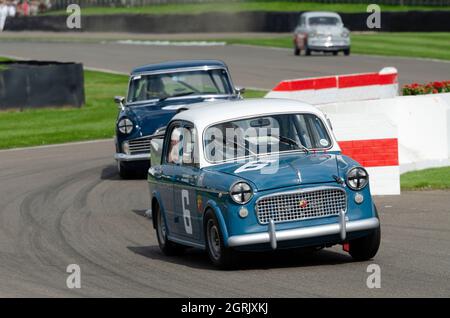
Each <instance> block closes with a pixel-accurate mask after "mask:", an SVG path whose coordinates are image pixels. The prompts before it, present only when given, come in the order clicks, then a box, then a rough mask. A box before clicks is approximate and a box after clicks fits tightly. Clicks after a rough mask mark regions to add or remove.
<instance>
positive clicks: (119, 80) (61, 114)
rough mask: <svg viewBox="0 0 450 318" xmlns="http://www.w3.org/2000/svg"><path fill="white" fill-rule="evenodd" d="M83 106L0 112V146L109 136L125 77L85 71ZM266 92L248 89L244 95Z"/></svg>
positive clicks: (111, 134) (258, 95) (259, 95)
mask: <svg viewBox="0 0 450 318" xmlns="http://www.w3.org/2000/svg"><path fill="white" fill-rule="evenodd" d="M84 76H85V78H84V79H85V93H86V105H85V106H83V107H81V108H62V109H56V108H45V109H34V110H25V111H22V112H20V111H4V112H0V149H6V148H16V147H27V146H37V145H46V144H55V143H65V142H72V141H82V140H93V139H101V138H112V137H113V135H114V123H115V119H116V116H117V112H118V110H117V107H116V105H115V104H114V102H113V96H115V95H125V92H126V89H127V84H128V76H125V75H115V74H108V73H102V72H94V71H85V72H84ZM265 93H266V92H264V91H254V90H248V91H247V92H246V93H245V97H247V98H255V97H262V96H264V94H265Z"/></svg>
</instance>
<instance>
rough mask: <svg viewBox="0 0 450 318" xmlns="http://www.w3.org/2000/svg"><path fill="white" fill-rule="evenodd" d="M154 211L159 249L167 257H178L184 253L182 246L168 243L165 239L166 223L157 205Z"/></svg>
mask: <svg viewBox="0 0 450 318" xmlns="http://www.w3.org/2000/svg"><path fill="white" fill-rule="evenodd" d="M155 209H156V211H155V217H156V220H155V222H156V224H155V225H156V237H157V238H158V245H159V248H160V249H161V251H162V252H163V253H164V254H165V255H167V256H173V255H180V254H181V253H183V251H184V246H182V245H180V244H177V243H174V242H171V241H169V239H168V238H167V231H166V223H165V221H164V218H163V216H162V213H161V210H160V208H159V206H158V205H156V207H155Z"/></svg>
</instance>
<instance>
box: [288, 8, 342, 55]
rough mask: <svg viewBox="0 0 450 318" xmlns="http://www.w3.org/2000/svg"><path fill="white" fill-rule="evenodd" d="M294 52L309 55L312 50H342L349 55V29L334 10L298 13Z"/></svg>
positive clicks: (336, 52)
mask: <svg viewBox="0 0 450 318" xmlns="http://www.w3.org/2000/svg"><path fill="white" fill-rule="evenodd" d="M293 41H294V54H295V55H300V54H301V52H302V51H305V55H311V52H312V51H321V52H332V53H333V55H337V54H338V53H339V51H343V52H344V54H345V55H350V31H349V30H348V29H347V28H345V27H344V24H343V23H342V19H341V17H340V16H339V14H337V13H334V12H305V13H302V14H301V15H300V19H299V21H298V25H297V27H296V28H295V31H294V40H293Z"/></svg>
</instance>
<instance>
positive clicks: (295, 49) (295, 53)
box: [294, 45, 301, 56]
mask: <svg viewBox="0 0 450 318" xmlns="http://www.w3.org/2000/svg"><path fill="white" fill-rule="evenodd" d="M300 52H301V51H300V49H299V48H298V47H297V45H296V46H295V47H294V55H296V56H299V55H300Z"/></svg>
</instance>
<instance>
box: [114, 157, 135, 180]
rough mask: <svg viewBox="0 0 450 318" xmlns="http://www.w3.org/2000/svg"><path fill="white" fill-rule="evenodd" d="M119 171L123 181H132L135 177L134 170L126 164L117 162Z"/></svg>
mask: <svg viewBox="0 0 450 318" xmlns="http://www.w3.org/2000/svg"><path fill="white" fill-rule="evenodd" d="M117 170H118V171H119V176H120V178H122V179H131V178H133V177H134V176H135V172H134V170H133V169H132V168H131V167H130V166H129V165H128V164H127V163H125V162H120V161H118V162H117Z"/></svg>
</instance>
